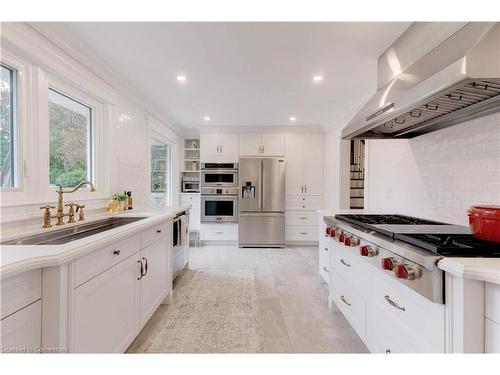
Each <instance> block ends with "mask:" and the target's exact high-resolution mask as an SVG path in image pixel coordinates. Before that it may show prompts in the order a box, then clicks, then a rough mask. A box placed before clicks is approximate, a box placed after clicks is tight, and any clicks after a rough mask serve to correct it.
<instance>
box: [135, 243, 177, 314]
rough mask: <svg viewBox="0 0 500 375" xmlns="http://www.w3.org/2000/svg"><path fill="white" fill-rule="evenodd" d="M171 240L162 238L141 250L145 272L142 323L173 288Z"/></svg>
mask: <svg viewBox="0 0 500 375" xmlns="http://www.w3.org/2000/svg"><path fill="white" fill-rule="evenodd" d="M169 240H171V239H170V238H169V237H167V238H161V239H159V240H158V241H156V242H153V243H152V244H151V245H149V246H146V247H145V248H144V249H142V250H141V260H142V262H143V264H144V273H145V275H144V276H143V277H142V279H141V324H144V323H146V322H147V320H148V319H149V318H150V317H151V315H152V314H153V313H154V312H155V310H156V309H157V308H158V306H159V305H160V303H161V301H162V300H163V299H164V298H165V297H166V295H167V294H168V293H170V290H171V288H172V273H171V272H172V271H171V270H172V263H171V262H172V247H171V245H170V241H169ZM146 264H147V267H146Z"/></svg>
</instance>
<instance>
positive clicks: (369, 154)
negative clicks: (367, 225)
mask: <svg viewBox="0 0 500 375" xmlns="http://www.w3.org/2000/svg"><path fill="white" fill-rule="evenodd" d="M366 162H367V165H366V189H367V190H366V191H367V201H366V202H365V203H366V208H367V209H368V210H370V211H380V212H398V213H403V214H408V215H415V216H421V217H425V218H428V219H434V220H440V221H445V222H449V223H455V224H463V225H467V224H468V219H467V212H466V210H467V208H468V207H469V206H471V205H473V204H500V113H496V114H493V115H489V116H486V117H482V118H479V119H475V120H471V121H469V122H466V123H463V124H460V125H456V126H453V127H450V128H446V129H442V130H440V131H436V132H433V133H429V134H426V135H423V136H420V137H417V138H413V139H410V140H371V141H367V148H366Z"/></svg>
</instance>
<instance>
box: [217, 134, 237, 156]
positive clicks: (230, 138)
mask: <svg viewBox="0 0 500 375" xmlns="http://www.w3.org/2000/svg"><path fill="white" fill-rule="evenodd" d="M219 145H220V153H219V155H221V156H238V155H239V154H238V134H220V135H219Z"/></svg>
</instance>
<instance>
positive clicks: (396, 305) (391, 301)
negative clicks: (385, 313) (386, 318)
mask: <svg viewBox="0 0 500 375" xmlns="http://www.w3.org/2000/svg"><path fill="white" fill-rule="evenodd" d="M384 298H385V300H386V301H387V303H388V304H389V305H391V306H392V307H394V308H396V309H398V310H401V311H406V309H405V308H404V307H403V306H399V305H398V304H397V303H396V302H394V301H393V300H392V299H391V297H389V295H386V296H384Z"/></svg>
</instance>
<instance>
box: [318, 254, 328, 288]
mask: <svg viewBox="0 0 500 375" xmlns="http://www.w3.org/2000/svg"><path fill="white" fill-rule="evenodd" d="M326 249H327V250H325V248H321V247H320V248H319V275H320V276H321V277H322V279H323V280H324V281H325V282H326V283H327V284H329V283H330V269H329V267H330V264H329V257H328V248H326Z"/></svg>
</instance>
